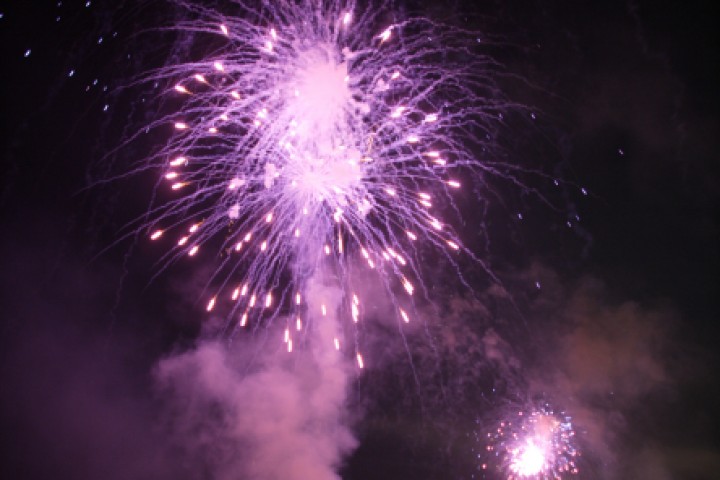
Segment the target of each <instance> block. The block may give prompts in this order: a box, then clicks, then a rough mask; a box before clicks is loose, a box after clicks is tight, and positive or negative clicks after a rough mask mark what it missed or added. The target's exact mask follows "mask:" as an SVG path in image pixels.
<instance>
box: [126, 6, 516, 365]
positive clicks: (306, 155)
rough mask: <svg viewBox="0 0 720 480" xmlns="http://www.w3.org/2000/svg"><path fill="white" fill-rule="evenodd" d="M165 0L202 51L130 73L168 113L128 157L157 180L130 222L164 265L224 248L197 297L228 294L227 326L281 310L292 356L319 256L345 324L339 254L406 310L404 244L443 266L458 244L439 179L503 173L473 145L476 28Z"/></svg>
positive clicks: (222, 300) (485, 118)
mask: <svg viewBox="0 0 720 480" xmlns="http://www.w3.org/2000/svg"><path fill="white" fill-rule="evenodd" d="M181 4H182V6H183V7H184V8H185V9H186V10H187V11H188V12H189V14H190V15H189V17H192V18H193V19H192V20H187V21H184V22H181V23H179V24H177V25H175V27H174V28H175V29H176V30H178V31H179V32H180V33H181V35H187V36H188V38H193V39H195V41H197V39H199V38H203V39H205V38H207V39H208V40H207V43H208V44H210V45H213V46H214V47H213V48H212V49H211V48H209V47H208V48H206V50H207V54H206V55H205V56H204V58H203V59H201V60H199V61H194V62H187V63H176V64H171V65H168V66H166V67H163V68H161V69H159V70H157V71H155V72H152V73H151V74H149V75H147V77H146V79H147V80H149V81H151V82H153V83H155V84H158V85H165V93H164V94H163V95H162V98H163V99H165V100H168V101H170V102H173V103H174V104H179V105H181V108H180V109H179V110H177V111H172V112H171V113H168V114H162V115H160V118H158V119H157V120H156V121H155V122H154V123H153V124H152V125H150V127H151V128H155V127H159V128H172V129H173V130H174V132H173V133H172V134H171V136H170V138H169V140H168V142H167V144H166V145H165V147H164V148H162V149H161V150H160V151H159V152H157V153H156V154H155V155H153V156H151V158H150V159H149V160H147V161H146V162H145V163H143V165H142V166H140V167H139V170H146V169H148V168H158V169H159V170H161V175H162V177H161V183H160V185H159V187H158V190H159V191H158V194H157V198H159V199H161V200H159V201H158V203H157V204H155V205H153V206H152V207H151V209H150V212H149V215H148V217H146V218H152V219H153V220H152V221H151V222H150V223H149V224H148V223H144V224H143V226H142V227H141V228H143V229H147V232H148V236H149V238H150V239H151V240H153V241H156V242H167V243H168V245H169V252H168V254H167V255H166V256H165V257H164V260H165V261H166V262H168V263H169V262H171V261H173V260H176V259H177V258H179V257H181V256H183V255H188V256H198V255H202V254H203V252H204V250H206V249H207V250H211V251H218V250H219V251H220V252H221V253H222V255H221V258H222V261H221V266H220V267H219V268H218V270H217V273H216V276H215V279H216V280H217V281H215V282H211V283H212V285H213V286H212V288H213V289H214V290H215V291H214V292H211V293H210V294H209V295H208V297H209V298H208V299H207V300H206V302H207V303H206V306H207V310H208V311H212V310H213V309H215V308H217V307H219V306H221V305H223V306H227V305H229V312H230V313H229V317H230V318H232V320H231V321H230V322H229V324H228V328H229V330H230V331H234V329H235V328H236V327H237V326H240V327H244V326H247V325H251V324H252V323H253V322H255V325H258V324H260V323H261V321H265V320H269V319H272V318H275V317H278V316H280V315H281V314H282V316H283V317H285V318H287V319H288V320H287V321H288V325H287V328H286V329H285V330H284V332H285V333H284V335H283V340H284V341H285V343H286V344H287V346H288V348H287V350H288V351H292V345H293V343H292V335H293V333H295V332H297V331H299V330H301V329H302V328H303V326H304V325H305V323H304V322H303V320H304V317H306V314H307V308H308V306H307V305H304V303H303V301H302V299H303V297H304V295H303V292H304V291H305V289H306V284H307V281H308V278H310V276H311V275H312V274H313V272H315V271H317V270H318V269H319V268H320V267H322V268H325V269H326V270H327V269H329V271H333V272H335V275H336V276H337V277H338V278H339V279H340V280H339V283H340V284H341V285H342V288H343V291H344V292H345V295H346V299H347V300H346V302H345V305H346V306H347V308H348V310H350V311H351V313H352V319H353V321H354V322H355V323H357V322H358V321H359V320H360V319H361V318H362V310H363V309H362V307H361V302H360V300H359V299H358V297H357V295H356V293H355V291H354V289H353V288H352V282H351V279H350V273H349V272H350V271H351V269H350V268H349V265H350V263H349V262H350V260H351V259H354V258H357V259H359V260H360V261H361V262H362V263H363V264H364V265H365V266H366V268H367V270H368V271H370V272H372V274H374V275H376V276H377V277H378V279H379V281H380V282H382V283H383V284H384V286H385V288H386V289H387V290H388V292H390V293H391V298H392V299H393V302H394V303H395V306H396V309H397V312H398V318H401V319H402V321H403V322H405V323H409V322H410V321H411V319H412V310H411V306H412V296H413V295H414V294H416V292H417V291H418V287H421V289H422V281H421V279H420V270H421V268H420V265H419V261H418V255H417V253H418V248H419V247H418V246H417V245H420V244H421V242H420V241H422V244H423V245H429V246H431V247H434V248H436V249H437V250H439V251H442V252H444V254H445V256H446V257H447V258H448V259H449V261H450V263H451V264H455V262H456V261H457V260H456V259H457V256H458V255H466V256H469V257H473V254H472V252H470V250H469V249H467V248H466V247H464V246H463V243H462V241H461V240H460V239H459V238H458V236H457V235H456V233H455V231H454V229H453V228H452V225H451V221H450V220H445V218H447V217H448V216H453V215H454V217H455V219H456V220H457V213H458V211H459V209H458V208H457V207H456V206H455V204H454V201H453V192H455V191H456V190H458V189H460V188H462V185H463V184H464V183H471V182H472V181H474V180H477V179H479V178H480V177H481V176H482V174H484V173H490V174H496V175H507V172H508V171H510V169H509V168H503V169H500V167H499V164H496V163H493V162H492V158H485V159H479V158H478V157H477V155H479V154H481V152H486V153H485V154H486V155H487V152H489V151H491V147H492V140H491V135H490V130H491V127H490V125H492V124H493V123H494V122H496V120H497V119H498V118H500V117H501V114H500V113H499V112H500V111H501V110H502V109H503V108H504V106H503V102H502V100H501V99H500V98H499V96H498V95H497V92H496V91H495V89H494V87H493V82H492V78H491V77H492V72H493V70H494V67H495V64H494V63H493V62H492V60H491V58H489V57H488V56H486V55H483V54H482V53H481V52H480V51H479V50H478V49H480V48H481V47H482V45H480V43H479V40H478V39H477V38H476V35H475V34H473V32H470V31H465V30H462V29H458V28H455V27H448V26H444V25H439V24H436V23H434V22H432V21H430V20H427V19H423V18H411V19H407V20H403V21H400V22H395V23H390V22H388V21H387V20H386V15H384V14H383V13H386V12H385V11H384V9H383V8H375V7H373V8H366V9H361V8H359V7H358V6H356V5H355V4H354V2H352V1H350V2H343V1H338V2H321V1H316V0H302V1H299V2H285V1H280V2H272V4H270V3H264V4H263V6H262V7H259V8H257V7H255V6H254V5H253V3H252V2H247V3H245V2H243V1H234V2H231V6H232V9H231V10H232V11H233V12H234V13H233V14H232V15H229V14H227V13H223V12H220V11H217V10H213V9H206V8H203V7H200V6H197V5H193V4H189V3H188V4H186V3H181ZM505 167H507V166H505ZM501 172H504V173H501ZM473 258H474V257H473ZM476 260H477V259H476ZM398 287H402V289H403V290H404V294H403V295H404V297H403V298H399V297H398V296H397V295H395V294H393V292H395V291H399V288H398ZM422 290H424V289H422ZM403 307H404V308H403ZM295 326H297V328H295ZM353 354H354V355H355V357H356V358H357V363H358V366H359V367H360V368H362V367H363V365H364V364H366V363H367V359H365V360H363V357H362V355H361V352H353Z"/></svg>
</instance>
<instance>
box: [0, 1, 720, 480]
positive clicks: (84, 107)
mask: <svg viewBox="0 0 720 480" xmlns="http://www.w3.org/2000/svg"><path fill="white" fill-rule="evenodd" d="M7 3H8V4H3V5H2V6H0V15H1V17H0V59H1V61H2V67H0V78H2V87H3V88H2V96H1V97H0V98H1V99H2V106H1V107H0V112H2V113H1V115H2V135H0V152H2V170H3V174H2V191H1V193H0V209H1V210H0V211H1V212H2V223H1V225H2V235H1V236H0V241H1V242H2V250H1V251H2V256H3V259H2V264H1V268H0V279H1V281H2V290H1V292H2V296H1V297H0V298H1V301H0V302H1V303H0V312H2V315H1V317H0V319H1V320H0V322H1V323H0V392H1V393H0V432H2V433H1V435H2V444H3V448H2V457H3V458H2V461H0V478H4V479H47V478H53V479H55V480H64V479H76V480H84V479H100V478H102V479H107V480H112V479H169V478H173V479H196V478H203V479H231V478H248V477H245V476H244V475H245V474H243V473H238V472H242V471H245V470H243V468H245V467H243V466H242V463H243V462H252V461H255V460H257V459H248V458H246V457H244V456H243V451H244V448H245V446H244V445H243V444H242V441H248V438H247V437H243V439H242V441H237V442H236V441H235V439H234V438H233V437H232V435H230V434H229V433H228V430H227V429H225V428H224V426H223V421H224V418H225V417H223V408H224V405H226V404H225V403H223V400H218V398H214V397H212V396H211V395H209V394H206V393H205V392H203V391H201V390H202V388H203V387H202V385H201V382H197V383H196V382H194V381H193V379H195V378H196V377H195V375H197V378H201V376H200V374H198V373H196V372H195V371H194V370H192V366H190V367H187V365H188V364H191V363H192V361H193V359H195V360H197V359H198V358H205V359H208V358H214V357H213V356H212V355H213V354H214V352H216V350H214V349H217V348H219V347H217V346H218V345H221V344H222V340H221V339H220V340H219V339H217V337H216V336H214V334H213V330H212V328H211V327H209V326H208V325H207V320H206V319H205V313H204V309H203V307H204V305H203V300H202V298H201V297H200V294H199V292H201V290H202V287H203V285H204V282H205V281H206V279H207V278H208V276H209V274H210V273H211V271H212V268H213V263H212V258H207V259H206V260H207V261H204V260H203V262H201V263H200V264H194V265H190V264H188V263H182V262H180V264H178V265H174V266H171V267H170V268H168V269H167V270H166V271H163V272H160V273H159V272H158V266H157V263H156V262H157V260H158V258H159V257H160V256H161V255H162V253H163V252H162V250H161V249H160V248H157V247H156V246H155V245H150V244H148V242H146V241H145V240H144V239H140V240H138V239H136V238H134V237H133V235H130V236H129V237H125V238H120V237H118V232H120V231H122V227H123V225H125V224H126V223H127V222H128V221H131V220H132V219H134V218H137V217H138V216H140V215H142V214H143V213H144V211H145V208H146V206H147V205H148V202H149V198H150V192H151V190H152V188H153V186H154V185H155V183H156V179H155V178H154V177H153V176H152V173H148V174H145V175H138V176H135V177H132V178H130V179H125V180H121V181H116V182H110V183H108V184H104V185H93V184H92V183H93V181H94V180H97V179H98V178H102V176H103V172H105V171H106V170H107V172H109V171H111V170H113V171H116V170H115V169H116V168H117V167H118V165H120V166H122V163H123V162H128V161H130V160H132V159H134V157H137V156H139V155H143V154H144V153H145V154H146V153H147V151H149V150H151V149H152V148H153V145H155V144H158V143H161V142H162V141H163V139H162V137H161V136H159V135H158V136H153V135H150V137H151V138H147V139H143V140H141V141H140V142H134V143H131V144H128V145H124V144H123V142H124V140H126V139H127V138H128V137H129V135H130V134H131V133H132V132H134V131H137V130H138V129H139V128H140V127H139V126H140V125H143V124H144V123H145V122H147V121H148V120H149V119H151V118H152V115H153V109H154V108H157V107H156V106H154V105H153V104H152V96H151V95H152V94H151V93H150V92H148V91H147V89H145V90H143V88H142V87H129V88H125V89H119V87H121V86H123V85H128V84H130V82H131V81H132V78H133V77H134V76H135V75H138V74H141V73H142V72H144V71H147V70H148V69H150V68H153V67H157V66H160V65H163V64H164V63H165V62H166V61H167V60H168V56H169V55H170V53H171V52H172V51H173V50H172V48H171V46H172V37H171V36H169V35H168V36H166V37H162V36H157V37H154V38H164V39H165V41H166V43H163V42H158V43H150V42H146V41H144V39H145V38H148V37H143V35H139V32H141V31H144V30H146V29H150V28H153V27H157V26H158V25H160V24H167V23H168V21H169V19H171V18H172V17H171V16H172V15H177V14H178V11H177V9H176V8H174V7H172V6H171V5H168V4H165V3H161V2H150V1H147V2H127V1H118V2H112V1H111V2H100V1H93V2H92V3H90V2H88V3H90V5H89V6H87V5H86V2H85V1H69V0H64V1H63V2H60V3H56V2H52V1H47V2H14V3H15V5H10V4H9V2H7ZM401 3H402V2H401ZM477 3H478V5H473V2H458V3H447V4H444V3H441V2H437V3H433V2H408V3H407V4H404V5H405V7H403V8H401V9H400V10H406V11H409V12H415V13H420V14H423V15H427V16H430V17H433V18H441V19H445V18H446V17H448V16H452V17H453V18H454V19H455V20H454V21H456V22H457V23H460V24H463V22H464V25H466V26H467V25H469V26H470V27H471V28H474V29H478V30H480V31H482V32H486V33H487V35H488V38H490V37H492V38H493V39H495V42H494V44H493V45H492V46H489V47H488V48H489V49H490V52H491V54H492V55H493V56H494V57H495V58H497V60H498V61H499V62H500V63H502V64H503V70H504V71H505V72H506V74H505V75H503V76H501V77H499V78H498V85H499V86H500V88H501V89H502V90H503V91H504V92H505V95H506V96H507V98H509V99H511V100H512V102H514V103H517V104H522V105H524V106H525V108H523V109H522V110H520V111H519V112H520V113H518V112H515V113H512V112H509V113H508V115H507V119H506V120H507V121H506V128H504V130H503V131H502V133H501V134H500V135H499V137H498V142H499V143H500V144H502V147H503V148H502V151H503V152H504V153H503V154H504V155H505V158H504V160H505V161H508V162H511V163H515V164H518V165H524V166H527V167H528V168H534V169H542V170H543V171H544V172H547V173H548V175H549V176H550V177H553V178H558V179H561V180H562V182H561V185H560V186H559V187H555V186H553V185H552V183H551V182H540V181H537V180H531V182H532V181H537V183H535V184H532V183H531V184H530V187H531V188H536V189H537V191H538V192H539V195H540V197H542V198H539V196H537V195H533V194H531V193H530V192H529V190H528V189H525V190H522V189H518V188H517V187H513V186H511V185H508V184H507V183H502V182H500V183H498V184H497V185H496V186H495V187H496V188H495V190H494V191H495V192H497V194H498V199H497V200H492V199H491V200H489V206H488V208H487V210H486V212H485V215H484V216H483V217H482V218H478V217H477V215H478V214H477V210H476V209H474V208H473V205H474V199H473V197H472V195H473V194H472V193H471V192H465V193H464V194H463V195H464V196H463V197H462V198H461V200H460V206H461V209H463V212H462V213H463V217H464V218H465V219H466V225H465V226H464V229H463V227H458V231H459V232H460V233H461V236H466V237H467V239H466V242H467V243H468V244H472V243H473V241H474V240H473V239H474V238H478V237H477V233H476V231H477V230H479V229H482V230H483V231H486V232H487V234H486V237H485V236H483V237H482V238H488V239H490V243H489V244H486V243H483V244H482V247H481V250H482V251H483V252H484V253H483V255H487V259H488V261H489V262H490V264H491V265H492V268H493V272H494V273H495V274H496V275H497V278H498V279H499V280H501V282H502V285H504V288H499V287H498V286H497V285H493V283H492V282H490V281H489V280H488V277H487V275H486V273H485V272H483V271H479V270H478V269H475V270H473V267H472V265H462V268H463V269H464V273H465V275H466V276H467V278H468V279H469V282H470V283H472V287H473V289H474V294H472V295H471V294H470V293H468V292H467V289H463V288H461V285H460V284H459V282H458V281H457V279H456V278H455V275H454V273H453V272H449V271H447V269H445V270H444V269H443V266H442V264H441V263H437V262H436V261H435V260H433V259H430V261H429V262H428V266H427V276H426V280H425V282H426V284H427V286H428V289H429V291H430V292H431V296H432V298H433V303H432V304H430V303H428V304H423V305H421V306H420V307H419V308H420V310H421V311H422V312H423V315H424V316H425V317H426V318H428V319H429V320H427V322H426V324H425V325H427V328H426V329H425V331H424V332H420V333H419V332H410V333H409V334H408V336H407V338H401V337H400V336H399V335H397V333H396V331H395V330H393V328H392V325H394V323H393V322H394V320H392V321H390V320H383V319H382V318H383V317H387V316H388V315H392V314H388V313H387V311H388V309H389V307H388V305H387V302H386V301H382V300H378V301H377V305H375V306H373V309H374V310H373V312H374V313H373V314H372V315H374V316H375V317H377V318H375V320H374V321H373V322H370V326H369V327H368V328H367V330H366V332H365V333H364V336H363V339H362V341H363V342H365V345H366V349H367V351H368V352H372V355H370V354H369V355H368V358H372V359H373V360H372V361H371V362H370V363H369V364H368V368H366V369H365V371H364V373H363V375H357V374H354V375H355V376H354V377H353V378H352V379H351V382H350V388H349V392H348V397H347V405H348V407H349V408H348V412H349V413H348V415H347V416H348V418H347V419H345V421H346V424H347V425H349V426H350V427H351V430H352V432H353V433H354V436H355V438H356V439H357V442H358V443H357V448H355V449H353V448H350V447H348V448H347V449H346V450H347V451H349V452H350V453H348V454H347V455H343V457H342V460H341V461H340V462H339V464H337V465H333V466H335V467H337V469H338V471H339V472H340V473H339V474H340V476H341V478H343V479H347V480H350V479H352V480H355V479H410V478H412V479H417V480H422V479H453V480H454V479H471V478H488V479H493V478H503V476H502V475H501V474H498V473H497V472H496V471H494V470H492V469H490V470H482V469H480V465H481V464H482V463H484V462H485V461H487V460H482V459H478V458H477V455H478V453H479V452H482V451H483V449H484V444H483V443H482V438H483V436H484V435H485V433H486V432H487V431H489V430H492V429H493V428H494V426H496V425H497V422H498V421H500V420H501V419H503V418H506V417H507V415H510V414H512V412H516V411H517V409H518V408H521V407H520V406H522V408H525V407H527V405H528V402H535V403H536V404H540V403H544V402H547V403H548V404H551V405H553V408H554V409H556V410H557V411H562V412H565V414H567V415H569V416H571V417H572V418H573V422H574V425H575V429H576V435H577V443H578V445H579V447H580V449H581V450H582V457H581V458H580V459H579V460H578V464H579V467H580V474H579V475H578V477H575V478H588V479H634V478H637V479H642V478H648V479H650V478H652V479H713V478H720V420H719V417H720V416H719V415H718V413H717V405H720V386H718V384H717V382H716V379H717V378H718V374H720V371H718V367H717V365H718V360H719V359H718V353H717V351H718V349H717V342H718V340H720V335H718V334H719V333H720V326H718V325H719V323H718V320H719V319H718V312H720V288H719V286H720V281H719V278H720V276H719V275H718V272H719V271H720V250H719V247H718V245H720V231H719V224H718V215H719V214H720V209H719V207H720V203H719V202H718V194H719V192H720V183H719V181H720V175H719V173H720V172H719V168H720V167H719V166H720V161H719V155H720V148H719V147H720V117H719V116H718V111H720V94H719V93H718V85H720V76H719V75H718V70H719V67H720V65H719V63H720V51H719V50H718V38H717V37H718V36H717V22H716V21H715V19H714V18H713V16H712V14H711V13H710V11H711V8H710V7H709V6H708V5H709V2H689V3H686V2H683V3H682V4H681V3H680V2H652V1H636V2H633V1H627V2H620V1H605V2H576V1H570V0H558V1H548V2H543V1H531V0H529V1H527V2H522V1H515V0H511V1H487V2H481V1H479V2H477ZM449 12H462V13H457V14H456V15H449ZM168 16H170V17H168ZM58 19H59V20H58ZM160 19H162V21H161V20H160ZM168 45H169V46H168ZM105 87H107V89H106V88H105ZM530 113H532V116H530V115H529V114H530ZM583 190H584V193H583ZM543 199H546V200H547V202H545V201H543ZM518 213H520V214H521V215H522V219H520V218H519V217H518ZM143 234H144V233H143ZM479 243H480V242H479ZM158 273H159V275H156V274H158ZM368 290H369V293H370V294H372V293H373V292H372V290H371V289H370V288H369V289H368ZM372 315H371V316H372ZM259 336H262V335H259ZM428 338H432V339H433V341H432V342H428V341H427V339H428ZM405 342H407V345H408V347H407V348H405ZM247 343H248V345H249V346H247V347H246V348H247V350H252V349H253V348H255V346H256V345H257V344H258V343H257V342H256V341H254V340H252V339H250V340H247ZM234 348H235V349H236V350H242V349H243V348H244V344H243V342H238V343H237V345H236V346H235V347H234ZM231 350H232V349H231ZM227 355H228V358H231V359H234V360H237V361H238V362H243V361H245V360H247V358H248V355H250V354H248V353H242V352H241V353H228V354H227ZM183 372H184V373H183ZM187 372H190V373H187ZM193 372H195V373H193ZM226 374H227V375H228V378H230V379H232V378H235V377H233V375H234V374H233V373H232V372H228V373H226ZM218 375H220V374H219V373H218ZM229 381H233V380H229ZM243 385H244V384H243V383H242V382H239V386H238V388H237V391H236V392H235V393H232V392H230V393H228V392H225V391H223V392H224V393H223V395H228V396H230V397H232V395H234V394H237V395H243V394H244V391H243ZM231 400H232V399H231ZM243 405H244V404H243ZM278 442H282V439H280V438H278ZM350 443H352V442H350ZM318 448H319V447H318ZM341 450H342V449H341ZM336 463H337V462H336ZM263 478H265V477H263ZM267 478H270V477H267ZM283 478H287V477H283ZM298 478H300V477H298ZM307 478H309V479H312V478H313V476H312V474H308V476H307ZM571 478H572V477H571Z"/></svg>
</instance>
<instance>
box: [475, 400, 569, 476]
mask: <svg viewBox="0 0 720 480" xmlns="http://www.w3.org/2000/svg"><path fill="white" fill-rule="evenodd" d="M485 442H486V447H485V450H486V452H487V454H489V455H490V460H491V462H490V463H492V464H493V465H494V466H495V467H496V468H497V469H498V470H499V471H501V472H503V474H504V475H506V478H508V479H509V480H520V479H536V480H550V479H561V478H564V477H568V476H573V475H577V473H578V467H577V457H578V456H579V455H580V451H579V450H578V447H577V445H576V441H575V430H574V428H573V425H572V421H571V419H570V417H568V416H566V415H564V414H562V413H556V412H553V411H552V410H551V409H550V408H549V407H548V406H547V405H545V406H543V407H542V408H538V409H534V410H530V411H522V410H521V411H518V412H517V413H516V414H515V415H514V416H513V417H512V418H509V419H506V420H503V421H501V422H500V423H499V424H498V426H497V428H496V429H495V430H494V431H492V432H489V433H487V435H486V438H485ZM482 468H483V469H485V470H487V469H488V468H489V464H488V463H484V464H483V465H482Z"/></svg>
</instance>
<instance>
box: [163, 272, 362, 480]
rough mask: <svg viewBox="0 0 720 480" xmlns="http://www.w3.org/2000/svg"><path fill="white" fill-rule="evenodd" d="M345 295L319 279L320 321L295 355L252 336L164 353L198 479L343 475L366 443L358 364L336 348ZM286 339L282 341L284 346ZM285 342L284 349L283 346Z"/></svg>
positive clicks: (171, 423) (183, 447) (303, 479)
mask: <svg viewBox="0 0 720 480" xmlns="http://www.w3.org/2000/svg"><path fill="white" fill-rule="evenodd" d="M340 295H341V292H340V291H339V290H338V289H336V288H334V287H328V286H325V285H323V284H322V282H321V281H320V280H318V279H317V276H316V277H315V279H313V281H312V282H311V286H310V288H309V290H308V298H307V300H308V304H309V306H310V310H311V311H314V312H320V310H321V308H320V306H321V305H325V306H326V310H327V315H326V316H322V317H320V316H319V315H318V317H320V318H315V319H314V321H312V323H311V325H310V328H309V329H308V333H307V335H308V337H307V338H306V341H305V344H304V346H303V347H301V348H299V349H296V350H295V351H294V352H293V353H292V354H289V353H288V352H287V351H286V350H285V349H283V348H276V347H274V346H273V347H268V345H270V344H273V345H274V342H272V341H265V340H264V339H265V334H263V333H261V334H260V335H258V336H257V337H255V338H254V339H253V340H251V341H247V342H236V343H227V342H225V341H221V340H213V341H205V342H202V343H200V344H199V345H197V347H195V348H194V349H192V350H190V351H187V352H184V353H181V354H179V355H175V356H171V357H168V358H166V359H164V360H163V361H162V362H160V364H159V365H158V367H157V370H156V377H157V381H158V383H159V385H160V386H161V389H162V392H163V396H164V398H166V399H167V402H168V405H169V410H168V415H167V420H168V428H170V429H171V430H172V432H173V436H174V438H175V441H176V442H177V447H178V448H179V450H180V451H181V452H182V453H181V456H182V458H183V460H182V461H184V462H187V469H190V470H195V475H196V476H197V478H203V477H204V476H208V477H210V478H213V479H218V480H234V479H248V480H270V479H284V480H307V479H313V480H335V479H338V478H340V477H339V476H338V475H337V473H336V472H337V469H338V468H339V466H340V465H341V463H342V460H343V457H344V456H345V455H346V454H347V453H349V452H350V451H352V450H353V449H354V447H355V446H356V445H357V441H356V440H355V438H354V436H353V434H352V432H351V430H350V427H349V425H348V414H347V411H346V402H345V401H346V391H347V387H348V379H349V375H350V373H351V372H352V368H351V367H350V366H349V364H348V362H347V360H346V359H345V358H344V356H343V354H342V352H340V351H338V350H336V347H335V339H336V338H338V339H339V338H340V332H339V326H338V320H337V318H336V316H335V315H336V312H337V310H338V306H339V303H340V299H341V297H340ZM281 345H282V344H281ZM283 346H284V345H283Z"/></svg>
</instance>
